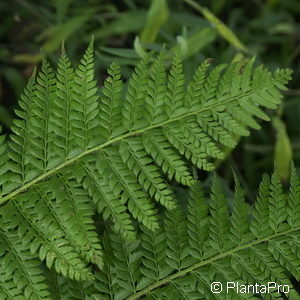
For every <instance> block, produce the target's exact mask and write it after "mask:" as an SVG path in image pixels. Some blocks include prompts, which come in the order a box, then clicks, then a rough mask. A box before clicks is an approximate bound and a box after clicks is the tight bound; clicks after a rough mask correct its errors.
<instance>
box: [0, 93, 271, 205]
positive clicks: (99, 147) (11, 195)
mask: <svg viewBox="0 0 300 300" xmlns="http://www.w3.org/2000/svg"><path fill="white" fill-rule="evenodd" d="M264 89H266V87H263V88H258V89H256V90H251V91H250V92H247V93H245V94H244V95H243V98H247V96H250V95H251V94H254V93H256V92H257V91H259V90H264ZM240 98H241V95H237V96H234V97H232V98H231V99H229V100H227V101H224V102H218V103H216V104H214V105H210V106H207V107H204V108H201V109H199V110H195V111H192V112H189V113H186V114H184V115H180V116H177V117H173V118H170V119H168V120H166V121H163V122H161V123H157V124H153V125H150V126H147V127H145V128H142V129H138V130H135V131H130V132H127V133H125V134H122V135H120V136H117V137H115V138H113V139H111V140H108V141H106V142H104V143H103V144H100V145H97V146H94V147H92V148H90V149H88V150H86V151H83V152H81V153H79V154H78V155H76V156H74V157H72V158H70V159H69V160H66V161H64V162H63V163H61V164H59V165H57V166H56V167H54V168H53V169H51V170H48V171H46V172H44V173H43V174H41V175H39V176H37V177H36V178H34V179H32V180H30V181H28V182H27V183H26V184H24V185H23V186H21V187H19V188H17V189H15V190H14V191H12V192H10V193H9V194H7V195H5V196H3V197H1V198H0V205H2V204H4V203H5V202H7V201H9V200H10V199H12V198H14V197H16V196H17V195H19V194H21V193H22V192H24V191H26V190H27V189H29V188H31V186H33V185H34V184H36V183H38V182H40V181H42V180H43V179H45V178H47V177H48V176H51V175H53V174H55V173H56V172H57V171H59V170H61V169H63V168H65V167H66V166H69V165H71V164H72V163H74V162H76V161H77V160H79V159H80V158H82V157H84V156H87V155H89V154H91V153H93V152H96V151H100V150H102V149H104V148H106V147H108V146H111V145H112V144H114V143H116V142H119V141H121V140H123V139H126V138H130V137H133V136H136V135H140V134H142V133H144V132H146V131H149V130H151V129H155V128H158V127H162V126H165V125H167V124H170V123H173V122H176V121H179V120H181V119H184V118H188V117H190V116H193V115H197V114H201V113H203V112H206V111H211V110H214V109H215V108H217V107H218V106H222V107H223V106H224V107H226V105H227V104H229V103H231V102H234V101H236V100H238V99H240Z"/></svg>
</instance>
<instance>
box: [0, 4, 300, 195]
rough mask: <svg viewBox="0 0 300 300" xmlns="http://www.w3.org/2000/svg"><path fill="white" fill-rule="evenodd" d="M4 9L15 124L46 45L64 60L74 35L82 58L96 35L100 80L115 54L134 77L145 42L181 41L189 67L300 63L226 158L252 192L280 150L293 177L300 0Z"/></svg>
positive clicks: (1, 109)
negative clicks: (251, 61) (276, 100)
mask: <svg viewBox="0 0 300 300" xmlns="http://www.w3.org/2000/svg"><path fill="white" fill-rule="evenodd" d="M0 12H1V16H2V20H1V24H0V41H1V42H0V64H1V68H0V124H2V125H4V127H5V130H6V132H9V131H10V125H11V122H12V119H13V118H14V108H16V103H17V99H18V98H19V96H20V93H21V91H22V90H23V88H24V85H25V83H26V82H27V80H28V78H29V76H30V74H31V72H32V69H33V67H34V66H35V65H39V64H40V61H41V51H42V52H43V53H45V54H46V55H47V56H48V57H49V60H50V62H55V60H56V59H57V57H58V55H57V54H58V53H59V52H60V46H61V44H62V42H63V41H65V42H66V47H67V52H68V54H69V55H70V57H71V59H72V60H73V61H77V62H78V61H79V56H80V55H81V53H82V52H83V49H84V48H85V47H86V46H87V43H88V41H89V40H90V38H91V36H94V38H95V48H96V71H97V80H98V81H99V83H102V82H103V80H104V78H105V77H106V68H107V67H108V65H109V64H110V63H111V62H112V60H113V59H114V58H116V57H117V58H118V60H119V61H120V63H121V64H122V72H123V76H124V78H125V79H126V78H128V76H129V74H130V72H131V69H132V68H133V66H134V65H135V64H136V62H137V60H138V58H139V57H140V56H143V55H144V53H145V51H149V50H153V49H154V50H155V49H161V48H162V47H165V49H166V51H167V53H168V54H170V55H171V53H172V51H173V50H174V47H175V46H176V45H178V44H179V45H180V47H181V49H182V51H183V53H184V58H185V68H186V70H185V71H186V74H187V76H189V74H192V73H193V71H194V68H195V66H197V65H198V63H200V62H201V61H202V60H203V59H204V58H213V59H214V60H215V61H216V63H221V62H230V61H231V60H239V59H241V58H242V57H250V56H253V55H256V56H257V60H258V61H259V62H262V63H264V64H265V65H266V66H267V67H269V68H270V69H271V70H274V69H275V68H276V67H279V66H280V67H289V68H292V69H293V71H294V74H293V81H292V83H291V85H290V90H289V91H288V92H286V95H285V101H284V104H283V105H282V107H281V108H280V109H279V110H278V111H277V112H275V113H273V121H272V122H271V123H268V124H265V123H263V124H262V127H263V129H262V130H260V131H256V132H252V135H251V136H250V137H248V138H243V139H242V140H241V141H240V144H239V147H238V148H237V149H236V150H234V152H233V153H228V157H227V159H226V160H225V161H223V162H220V165H219V172H220V173H221V174H222V175H223V178H224V179H225V180H226V179H227V180H228V181H229V182H232V173H231V167H232V168H233V169H234V170H235V171H236V172H237V174H239V176H240V177H241V178H242V180H243V185H244V186H245V187H246V188H247V193H248V197H249V198H250V199H253V198H254V195H253V192H252V191H253V190H255V189H256V188H257V185H258V182H259V180H260V178H261V175H262V174H263V173H264V172H271V171H272V169H273V164H274V159H275V161H276V163H277V164H278V166H279V171H280V176H281V178H282V179H283V180H286V179H287V177H288V172H289V170H288V169H289V164H290V160H291V158H292V155H293V159H294V162H295V165H296V166H297V165H300V164H299V161H300V151H299V149H300V135H299V116H300V99H299V98H300V88H299V79H300V78H299V76H300V66H299V63H300V60H299V57H300V44H299V40H300V31H299V29H300V26H299V22H298V23H297V20H300V1H296V0H285V1H279V0H264V1H263V0H251V1H243V0H229V1H226V0H214V1H204V0H199V1H195V2H194V1H192V0H173V1H164V0H153V1H150V0H149V1H145V0H115V1H104V0H76V1H75V0H65V1H59V0H52V1H41V0H12V1H1V3H0ZM222 22H223V23H222ZM225 24H226V25H225ZM233 80H234V78H233ZM200 176H201V175H200ZM205 176H206V175H205V174H204V175H203V178H202V179H205ZM178 190H179V191H180V192H182V190H181V188H179V189H178Z"/></svg>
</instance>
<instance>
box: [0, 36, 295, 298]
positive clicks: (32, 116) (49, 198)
mask: <svg viewBox="0 0 300 300" xmlns="http://www.w3.org/2000/svg"><path fill="white" fill-rule="evenodd" d="M210 63H211V61H210V60H206V61H204V62H203V63H202V64H201V65H200V66H199V68H198V69H197V71H196V72H195V74H194V76H193V78H192V80H191V82H189V83H186V82H185V80H184V73H183V64H182V61H181V58H180V52H179V51H177V52H176V54H175V56H174V59H173V61H172V65H171V68H170V70H169V72H167V71H166V68H165V59H164V56H163V53H160V54H159V55H158V56H157V57H154V55H153V54H149V55H147V56H146V57H145V58H144V59H143V60H141V62H140V63H139V64H138V65H137V67H136V69H135V71H134V72H133V75H132V77H131V79H130V81H129V82H128V84H127V85H126V86H125V84H124V83H123V82H122V79H121V74H120V67H119V65H118V63H117V62H114V63H113V64H112V65H111V66H110V68H109V70H108V74H109V76H108V78H107V79H106V80H105V83H104V87H103V88H102V90H101V92H100V93H98V89H97V87H96V81H95V78H94V63H93V43H92V42H91V43H90V45H89V46H88V48H87V50H86V52H85V54H84V56H83V58H82V60H81V62H80V64H79V65H78V67H77V68H76V69H73V67H72V65H71V62H70V60H69V59H68V57H67V55H66V53H65V51H64V49H63V50H62V55H61V57H60V59H59V63H58V67H57V72H56V74H55V73H54V71H53V70H52V68H51V66H50V64H49V63H48V62H47V60H46V59H44V60H43V62H42V67H41V71H40V72H39V73H38V74H37V75H36V71H34V73H33V75H32V77H31V78H30V80H29V82H28V84H27V86H26V88H25V91H24V93H23V95H22V97H21V99H20V101H19V109H18V110H16V114H17V115H18V116H19V119H17V120H15V121H14V125H13V127H12V134H10V135H9V137H8V138H6V137H4V136H1V137H0V155H1V156H0V204H1V211H0V214H1V218H0V225H1V226H0V228H1V248H0V249H1V251H0V255H1V276H0V278H1V279H0V285H1V293H2V295H4V296H3V297H4V298H5V299H6V298H8V299H17V297H19V296H20V297H21V295H23V296H25V298H26V299H48V298H49V297H50V294H49V292H48V289H47V284H46V281H45V275H44V274H45V272H44V271H42V270H41V268H40V266H39V260H40V261H44V262H45V264H46V266H47V267H48V268H49V269H54V270H55V271H56V272H57V273H59V274H62V275H63V276H66V277H69V278H70V279H72V280H90V279H92V278H93V277H94V274H93V272H92V268H91V265H93V266H94V267H95V266H97V268H100V269H103V259H104V257H103V253H102V252H103V250H102V248H101V241H100V240H99V237H98V235H97V234H96V231H95V225H94V222H93V219H92V216H93V213H94V208H95V209H96V210H97V212H98V213H99V214H101V215H102V217H103V219H104V220H105V221H107V220H109V221H111V222H112V224H113V230H114V231H115V232H117V233H118V234H119V235H120V236H121V237H120V238H121V239H124V241H126V243H129V242H132V241H133V240H135V239H136V230H135V226H134V223H133V219H136V220H137V221H138V223H140V224H142V226H143V228H144V229H145V230H150V232H154V231H155V232H157V230H160V229H159V228H160V221H159V214H158V209H159V208H160V206H164V207H166V209H167V210H169V211H170V213H172V214H173V213H175V212H176V211H177V210H176V207H177V202H176V200H175V198H174V195H173V192H172V190H171V189H170V188H169V184H168V182H169V181H170V180H175V181H177V182H178V183H180V184H183V185H185V186H192V185H193V184H194V182H195V180H194V179H193V176H192V175H191V173H190V171H189V163H191V164H194V165H195V166H197V167H198V168H200V169H203V170H212V169H213V167H214V162H215V160H216V159H222V158H223V156H224V152H223V150H224V147H231V148H233V147H234V146H235V144H236V142H235V141H236V138H237V137H238V136H245V135H248V134H249V128H255V129H257V128H259V124H258V123H257V121H256V120H255V117H257V118H260V119H264V120H268V116H267V115H266V114H265V113H264V112H263V110H262V109H261V108H270V109H274V108H276V107H277V105H278V104H279V103H280V100H281V95H280V90H284V89H286V87H285V85H286V83H287V82H288V80H289V79H290V71H289V70H277V71H276V72H275V73H274V74H271V73H270V72H269V71H268V70H266V69H265V68H263V67H262V66H260V67H256V68H254V67H253V64H254V59H251V60H247V61H243V62H240V63H231V64H230V65H228V66H226V65H224V64H223V65H219V66H217V67H215V68H213V69H210ZM166 220H167V219H166ZM224 230H226V228H224ZM124 243H125V242H124ZM20 299H21V298H20Z"/></svg>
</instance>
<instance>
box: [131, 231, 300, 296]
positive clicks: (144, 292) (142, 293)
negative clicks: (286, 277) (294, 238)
mask: <svg viewBox="0 0 300 300" xmlns="http://www.w3.org/2000/svg"><path fill="white" fill-rule="evenodd" d="M299 230H300V227H299V228H291V229H288V230H285V231H282V232H280V233H275V234H272V235H270V236H267V237H264V238H261V239H258V240H255V241H251V242H249V243H245V244H243V245H240V246H237V247H235V248H233V249H230V250H228V251H225V252H223V253H220V254H218V255H215V256H213V257H211V258H209V259H207V260H204V261H201V262H199V263H197V264H195V265H192V266H190V267H188V268H186V269H184V270H181V271H178V272H177V273H175V274H172V275H170V276H167V277H165V278H163V279H161V280H160V281H158V282H155V283H154V284H152V285H149V286H148V287H146V288H144V289H143V290H141V291H139V292H138V293H136V294H133V295H131V296H129V297H128V298H127V300H135V299H140V298H141V297H143V296H146V295H147V294H149V293H150V292H151V291H153V290H155V289H157V288H159V287H161V286H164V285H166V284H169V283H170V282H171V281H172V280H175V279H177V278H179V277H182V276H185V275H187V274H188V273H191V272H193V271H195V270H196V269H198V268H201V267H203V266H206V265H208V264H211V263H213V262H214V261H216V260H219V259H222V258H225V257H226V256H229V255H233V254H234V253H236V252H238V251H240V250H243V249H246V248H250V247H252V246H255V245H257V244H260V243H263V242H268V241H270V240H272V239H274V238H277V237H280V236H284V235H288V234H289V233H292V232H295V231H299Z"/></svg>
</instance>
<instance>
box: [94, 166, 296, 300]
mask: <svg viewBox="0 0 300 300" xmlns="http://www.w3.org/2000/svg"><path fill="white" fill-rule="evenodd" d="M234 177H235V192H234V195H233V197H234V199H233V208H232V211H231V212H229V208H228V206H229V205H228V202H229V201H227V199H226V197H225V195H224V192H223V187H222V184H221V181H220V179H219V178H218V177H216V176H215V177H214V178H213V182H212V187H211V189H212V192H211V197H210V198H209V197H207V196H206V195H205V194H204V192H203V191H202V190H201V187H199V186H197V185H194V186H193V187H192V189H191V192H190V199H189V203H188V211H187V212H186V209H185V208H183V207H181V208H180V207H178V208H176V209H174V210H172V211H168V212H167V213H166V216H165V218H164V222H165V226H164V227H162V228H161V229H159V230H158V232H157V234H155V233H153V232H151V231H150V230H149V229H148V228H145V227H144V226H142V227H141V233H140V236H139V239H138V240H137V241H136V242H135V243H132V244H130V243H127V244H126V243H124V242H122V240H120V239H117V238H116V237H113V245H114V246H113V248H109V255H110V256H111V258H110V259H109V260H108V261H109V264H108V265H107V266H106V269H107V270H109V273H108V274H107V276H110V278H112V277H111V276H113V274H121V276H118V275H117V278H116V282H111V283H110V286H111V287H110V291H111V293H112V294H113V296H112V297H110V298H106V299H127V300H129V299H131V300H133V299H141V298H145V299H170V298H172V299H178V300H179V299H202V298H203V299H257V297H256V296H257V295H256V294H257V293H256V291H255V290H253V287H254V286H255V285H256V284H257V285H259V286H263V285H264V286H266V287H267V286H268V282H276V284H278V285H279V284H280V285H282V286H285V287H286V288H287V287H288V288H289V295H290V296H291V297H294V296H295V297H296V295H297V292H296V291H295V289H294V285H293V281H292V280H291V276H292V277H293V278H296V279H297V280H299V278H300V274H299V267H300V255H299V253H300V242H299V233H300V224H299V223H297V225H295V224H294V223H292V224H289V222H288V221H287V218H286V216H285V217H284V218H281V219H280V220H279V221H277V223H276V224H275V225H276V226H274V225H273V224H274V215H275V212H277V210H275V211H274V212H272V211H273V210H274V208H272V206H273V205H275V206H278V205H276V203H279V204H280V205H281V206H280V208H281V209H282V210H284V209H285V210H287V211H288V212H289V213H291V214H292V215H293V213H292V210H293V209H294V208H296V207H297V206H298V203H299V200H300V199H299V197H298V198H297V201H296V202H282V201H281V200H282V193H281V188H282V186H281V183H280V182H279V181H277V175H276V173H274V174H273V175H272V180H269V177H268V176H264V177H263V180H262V183H261V185H260V193H259V195H258V197H257V201H258V202H257V203H256V204H255V205H254V206H252V205H248V204H246V200H245V197H244V192H243V189H242V187H241V185H240V183H239V182H238V179H237V177H236V176H235V175H234ZM298 180H299V179H298V176H297V174H296V173H295V170H292V177H291V185H292V184H293V185H294V184H295V182H298ZM294 193H295V192H294V186H293V187H291V191H290V195H289V196H290V197H293V196H294V195H295V194H294ZM265 195H268V196H267V197H265ZM290 199H291V198H290ZM274 203H275V204H274ZM259 208H262V209H263V215H264V217H265V218H266V219H267V222H268V223H269V224H270V225H269V229H270V230H265V228H266V227H265V224H264V223H259V222H258V220H257V217H259V215H258V212H257V210H258V209H259ZM265 211H267V212H269V213H267V214H265ZM251 215H253V217H252V219H251V220H250V222H249V217H250V216H251ZM225 216H226V217H225ZM271 224H272V225H271ZM208 225H209V226H208ZM272 228H273V229H272ZM187 232H188V235H187ZM219 232H221V233H222V236H221V237H220V236H219V234H218V233H219ZM252 232H253V233H252ZM121 248H122V249H123V250H122V252H121V250H120V249H121ZM111 252H113V253H114V254H113V255H112V254H111ZM189 254H191V256H189ZM103 276H104V274H102V273H101V278H103ZM213 282H220V283H223V291H220V294H213V293H212V291H211V284H212V283H213ZM226 282H230V283H232V284H235V285H236V284H237V283H238V284H239V285H240V286H241V285H244V286H248V285H252V290H251V286H250V290H249V292H241V291H239V292H237V287H235V289H234V288H232V289H226ZM95 286H96V287H97V290H98V291H99V292H100V293H99V294H97V296H98V298H97V299H101V297H102V295H103V296H104V295H107V293H105V292H104V293H103V292H102V291H103V289H104V286H103V281H102V280H100V281H96V282H95ZM102 286H103V287H102ZM112 287H113V288H112ZM111 293H110V295H112V294H111ZM265 296H266V297H265ZM263 297H264V299H285V298H284V297H285V295H284V293H278V290H277V289H271V290H270V293H268V294H265V293H263Z"/></svg>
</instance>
